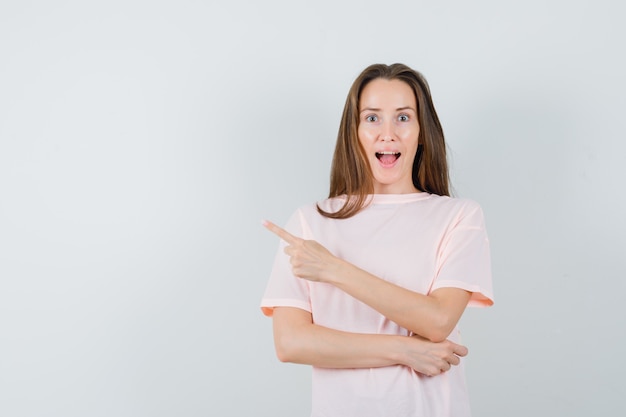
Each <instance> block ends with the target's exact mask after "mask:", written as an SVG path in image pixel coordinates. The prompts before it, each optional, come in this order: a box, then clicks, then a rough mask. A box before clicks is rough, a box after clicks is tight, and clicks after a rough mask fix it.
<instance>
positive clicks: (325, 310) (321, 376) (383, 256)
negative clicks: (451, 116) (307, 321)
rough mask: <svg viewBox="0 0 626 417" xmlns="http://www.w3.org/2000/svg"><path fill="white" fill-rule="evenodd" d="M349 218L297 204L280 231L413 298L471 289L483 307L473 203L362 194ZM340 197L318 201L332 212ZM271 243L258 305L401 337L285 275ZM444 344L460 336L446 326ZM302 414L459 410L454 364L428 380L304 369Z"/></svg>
mask: <svg viewBox="0 0 626 417" xmlns="http://www.w3.org/2000/svg"><path fill="white" fill-rule="evenodd" d="M370 201H371V204H369V205H368V206H367V208H365V209H364V210H362V211H361V212H359V213H358V214H357V215H356V216H354V217H351V218H349V219H344V220H333V219H328V218H326V217H323V216H321V215H320V214H318V212H317V210H316V208H315V205H310V206H305V207H302V208H300V209H298V210H297V211H296V212H295V213H294V215H293V216H292V217H291V218H290V220H289V221H288V223H287V226H286V229H287V230H288V231H289V232H291V233H293V234H294V235H296V236H300V237H302V238H305V239H314V240H316V241H318V242H319V243H320V244H322V245H324V246H325V247H326V248H327V249H328V250H330V251H331V252H332V253H333V254H335V255H336V256H339V257H341V258H343V259H345V260H347V261H348V262H351V263H353V264H355V265H357V266H358V267H360V268H362V269H364V270H366V271H368V272H370V273H372V274H374V275H376V276H378V277H380V278H382V279H385V280H388V281H390V282H393V283H395V284H397V285H400V286H402V287H405V288H408V289H411V290H413V291H416V292H420V293H422V294H428V293H429V292H430V291H433V290H435V289H437V288H442V287H456V288H462V289H465V290H467V291H470V292H472V297H471V300H470V305H473V306H489V305H491V304H493V294H492V283H491V268H490V258H489V242H488V239H487V234H486V231H485V226H484V220H483V214H482V210H481V209H480V207H479V206H478V204H476V203H475V202H473V201H471V200H465V199H456V198H449V197H441V196H437V195H432V194H428V193H415V194H402V195H389V194H378V195H374V196H371V197H370ZM342 203H343V199H342V198H334V199H329V200H325V201H323V202H321V203H320V206H321V207H322V208H323V209H324V210H326V211H336V210H337V209H338V208H339V207H340V206H341V205H342ZM284 245H285V243H284V242H281V243H280V245H279V246H280V247H279V249H278V252H277V254H276V258H275V261H274V267H273V270H272V273H271V276H270V279H269V282H268V285H267V289H266V292H265V294H264V296H263V299H262V301H261V308H262V310H263V313H264V314H265V315H267V316H271V315H272V311H273V307H276V306H289V307H297V308H301V309H303V310H306V311H308V312H311V313H312V315H313V320H314V322H315V323H317V324H320V325H322V326H326V327H330V328H334V329H339V330H344V331H350V332H356V333H381V334H397V335H408V334H409V332H408V331H407V330H406V329H404V328H402V327H400V326H398V325H397V324H396V323H394V322H392V321H390V320H388V319H387V318H385V317H384V316H382V315H381V314H380V313H378V312H377V311H375V310H374V309H372V308H370V307H369V306H367V305H365V304H363V303H362V302H360V301H358V300H356V299H354V298H352V297H351V296H349V295H347V294H346V293H344V292H342V291H341V290H339V289H337V288H335V287H333V286H332V285H329V284H321V283H314V282H309V281H306V280H302V279H299V278H296V277H294V276H293V274H292V273H291V268H290V265H289V258H288V257H287V256H286V255H285V254H284V252H283V248H284ZM449 339H450V340H453V341H456V342H460V340H459V331H458V329H455V330H454V331H453V332H452V334H451V335H450V337H449ZM312 404H313V406H312V414H311V415H312V416H315V417H318V416H320V417H321V416H325V417H330V416H341V417H346V416H359V417H370V416H371V417H374V416H377V417H378V416H385V417H388V416H407V417H408V416H438V417H439V416H441V417H444V416H454V417H464V416H469V415H470V411H469V399H468V397H467V389H466V387H465V376H464V372H463V365H462V364H461V365H460V366H456V367H453V368H452V369H451V370H450V371H448V372H446V373H444V374H442V375H439V376H435V377H425V376H422V375H420V374H418V373H416V372H414V371H413V370H411V369H410V368H407V367H404V366H390V367H384V368H372V369H347V370H345V369H323V368H315V367H314V369H313V399H312Z"/></svg>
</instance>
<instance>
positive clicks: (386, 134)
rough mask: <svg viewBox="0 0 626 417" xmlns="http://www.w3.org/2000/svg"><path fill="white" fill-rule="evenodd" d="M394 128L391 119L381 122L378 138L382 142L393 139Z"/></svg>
mask: <svg viewBox="0 0 626 417" xmlns="http://www.w3.org/2000/svg"><path fill="white" fill-rule="evenodd" d="M395 137H396V136H395V129H394V125H393V123H392V122H391V121H389V120H387V121H385V122H383V123H382V126H381V130H380V139H381V140H383V141H384V142H391V141H393V140H395Z"/></svg>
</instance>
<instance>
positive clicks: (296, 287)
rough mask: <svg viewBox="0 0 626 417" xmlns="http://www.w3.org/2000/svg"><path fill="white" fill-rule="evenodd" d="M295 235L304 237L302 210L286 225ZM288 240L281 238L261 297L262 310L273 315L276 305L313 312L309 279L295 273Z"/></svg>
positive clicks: (269, 315)
mask: <svg viewBox="0 0 626 417" xmlns="http://www.w3.org/2000/svg"><path fill="white" fill-rule="evenodd" d="M285 230H287V231H288V232H289V233H291V234H293V235H294V236H298V237H303V221H302V213H301V211H300V210H298V211H296V212H295V213H294V214H293V215H292V216H291V218H290V219H289V221H288V222H287V225H286V226H285ZM286 245H287V244H286V242H285V241H283V240H280V243H279V245H278V250H277V251H276V256H275V257H274V265H273V267H272V272H271V274H270V278H269V281H268V283H267V287H266V289H265V293H264V295H263V298H262V299H261V311H262V312H263V314H265V315H266V316H267V317H272V315H273V313H274V307H297V308H300V309H302V310H306V311H308V312H311V301H310V296H309V294H310V291H309V284H308V281H306V280H303V279H300V278H298V277H296V276H294V275H293V273H292V271H291V264H290V262H289V256H287V254H285V246H286Z"/></svg>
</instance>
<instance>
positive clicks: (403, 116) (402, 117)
mask: <svg viewBox="0 0 626 417" xmlns="http://www.w3.org/2000/svg"><path fill="white" fill-rule="evenodd" d="M398 121H400V122H408V121H409V115H408V114H401V115H399V116H398Z"/></svg>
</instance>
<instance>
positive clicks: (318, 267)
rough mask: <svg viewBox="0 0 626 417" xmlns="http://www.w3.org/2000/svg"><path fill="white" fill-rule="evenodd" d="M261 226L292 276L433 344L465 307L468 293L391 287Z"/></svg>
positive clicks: (312, 243)
mask: <svg viewBox="0 0 626 417" xmlns="http://www.w3.org/2000/svg"><path fill="white" fill-rule="evenodd" d="M264 225H265V227H267V229H268V230H270V231H271V232H273V233H275V234H276V235H278V236H279V237H280V238H281V239H283V240H285V241H286V242H287V243H288V246H287V247H286V248H285V252H286V253H287V255H289V257H290V262H291V267H292V270H293V273H294V275H295V276H297V277H299V278H302V279H306V280H309V281H316V282H324V283H328V284H332V285H334V286H336V287H337V288H339V289H341V290H342V291H344V292H346V293H347V294H349V295H351V296H352V297H354V298H356V299H358V300H360V301H362V302H363V303H365V304H367V305H369V306H370V307H372V308H373V309H375V310H377V311H378V312H379V313H381V314H382V315H384V316H385V317H387V318H388V319H389V320H392V321H394V322H395V323H397V324H398V325H400V326H402V327H404V328H406V329H408V330H410V331H412V332H413V333H415V334H418V335H420V336H422V337H425V338H427V339H429V340H431V341H433V342H442V341H444V340H446V339H447V337H448V336H449V335H450V333H451V332H452V330H453V329H454V327H455V326H456V324H457V322H458V321H459V319H460V318H461V315H462V314H463V311H464V310H465V307H466V306H467V303H468V302H469V299H470V296H471V293H470V292H468V291H465V290H463V289H460V288H439V289H437V290H435V291H433V292H432V293H431V294H429V295H424V294H420V293H417V292H414V291H411V290H408V289H406V288H403V287H400V286H398V285H395V284H392V283H390V282H388V281H385V280H383V279H381V278H378V277H376V276H374V275H372V274H370V273H369V272H367V271H364V270H362V269H360V268H358V267H357V266H355V265H353V264H351V263H349V262H346V261H344V260H342V259H340V258H337V257H336V256H334V255H333V254H332V253H330V252H329V251H328V250H327V249H326V248H325V247H323V246H322V245H320V244H319V243H317V242H316V241H313V240H304V239H301V238H298V237H296V236H293V235H292V234H290V233H289V232H287V231H286V230H284V229H282V228H280V227H279V226H276V225H275V224H273V223H271V222H265V223H264Z"/></svg>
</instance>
